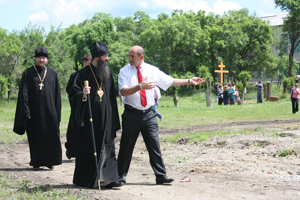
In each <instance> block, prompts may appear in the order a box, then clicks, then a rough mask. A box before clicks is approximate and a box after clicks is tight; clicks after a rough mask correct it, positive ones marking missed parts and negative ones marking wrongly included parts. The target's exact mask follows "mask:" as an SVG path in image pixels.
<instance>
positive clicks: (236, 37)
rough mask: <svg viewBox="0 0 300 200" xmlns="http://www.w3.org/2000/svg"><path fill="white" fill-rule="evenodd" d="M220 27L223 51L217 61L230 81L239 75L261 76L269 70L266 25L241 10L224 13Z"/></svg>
mask: <svg viewBox="0 0 300 200" xmlns="http://www.w3.org/2000/svg"><path fill="white" fill-rule="evenodd" d="M221 24H223V25H222V26H223V35H222V39H223V41H224V49H222V50H221V52H220V57H221V58H222V61H223V62H224V63H225V65H226V66H227V67H228V68H227V69H228V70H229V72H230V74H231V75H232V76H233V77H236V76H237V75H238V74H239V73H241V72H242V71H249V72H252V73H254V72H264V71H266V70H267V69H268V68H269V67H272V66H273V64H274V62H275V60H274V55H273V53H272V47H271V45H272V41H273V37H272V34H273V32H272V29H271V27H270V26H269V25H268V24H267V22H265V21H263V20H262V19H260V18H258V17H257V16H256V15H255V14H254V15H250V14H249V11H248V10H247V9H241V10H238V11H229V12H228V13H225V14H224V16H223V17H222V19H221Z"/></svg>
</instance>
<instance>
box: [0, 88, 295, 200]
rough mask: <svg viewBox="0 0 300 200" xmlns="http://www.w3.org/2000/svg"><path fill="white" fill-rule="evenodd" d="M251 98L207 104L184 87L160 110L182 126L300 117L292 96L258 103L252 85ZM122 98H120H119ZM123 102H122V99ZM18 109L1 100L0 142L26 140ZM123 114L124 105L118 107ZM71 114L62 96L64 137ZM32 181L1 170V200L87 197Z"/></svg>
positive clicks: (165, 124) (196, 137) (166, 123)
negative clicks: (16, 127) (19, 130)
mask: <svg viewBox="0 0 300 200" xmlns="http://www.w3.org/2000/svg"><path fill="white" fill-rule="evenodd" d="M249 91H250V93H248V101H247V102H246V103H244V104H243V105H237V104H236V105H234V106H230V105H227V106H219V105H217V103H215V102H214V99H215V96H214V95H213V96H212V101H213V107H207V106H206V102H205V93H204V91H203V90H196V91H195V90H193V89H192V88H184V87H182V88H181V89H180V90H179V107H174V103H173V100H172V97H168V96H163V97H162V98H161V100H160V105H159V107H158V111H159V112H160V113H161V114H162V115H163V116H164V119H163V121H162V122H159V126H160V128H175V127H176V128H179V127H188V126H196V125H206V124H224V123H231V122H241V121H266V120H293V119H299V115H293V114H292V108H291V102H290V101H289V100H288V98H289V95H288V94H287V95H286V96H287V97H285V98H281V99H280V100H279V101H278V102H268V101H264V103H263V104H257V103H256V99H252V98H253V97H254V96H256V88H255V87H249ZM272 95H273V96H280V97H281V96H282V92H281V90H277V87H276V86H275V85H274V86H273V87H272ZM118 100H119V99H118ZM118 105H119V102H118ZM15 108H16V97H14V98H13V99H12V101H11V102H10V103H8V102H7V101H2V102H0V145H7V144H12V143H15V142H17V141H20V140H24V139H26V134H24V135H23V136H19V135H17V134H15V133H14V132H13V131H12V129H13V124H14V117H15ZM118 108H119V115H120V119H121V114H122V113H123V109H124V107H121V106H118ZM69 115H70V106H69V102H68V99H67V97H62V121H61V126H60V131H61V136H62V137H64V136H65V134H66V130H67V125H68V120H69ZM252 131H253V130H243V131H239V133H240V134H251V133H252ZM236 133H237V131H210V132H205V133H201V132H200V133H186V134H180V133H179V134H178V135H176V136H172V137H169V138H165V140H168V141H170V142H173V141H176V140H178V139H179V138H181V137H184V136H186V135H188V137H189V138H191V140H192V141H198V142H201V141H204V140H206V139H208V138H210V137H214V136H216V135H220V134H221V135H230V134H236ZM29 185H30V180H20V179H19V178H18V177H13V176H12V175H10V174H7V173H2V172H0V199H84V197H82V196H77V195H74V194H70V193H69V191H68V190H54V189H52V188H51V187H50V186H34V187H32V186H31V187H29Z"/></svg>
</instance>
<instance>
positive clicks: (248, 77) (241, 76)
mask: <svg viewBox="0 0 300 200" xmlns="http://www.w3.org/2000/svg"><path fill="white" fill-rule="evenodd" d="M237 77H238V79H239V80H240V82H241V83H242V84H243V86H244V87H245V86H247V83H248V81H250V80H251V75H250V73H249V72H247V71H242V72H241V73H239V75H238V76H237Z"/></svg>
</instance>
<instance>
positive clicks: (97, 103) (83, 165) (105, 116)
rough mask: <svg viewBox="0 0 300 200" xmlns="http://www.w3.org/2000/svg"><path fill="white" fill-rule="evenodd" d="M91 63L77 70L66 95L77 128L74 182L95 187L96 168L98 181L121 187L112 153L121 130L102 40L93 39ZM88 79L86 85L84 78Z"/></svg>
mask: <svg viewBox="0 0 300 200" xmlns="http://www.w3.org/2000/svg"><path fill="white" fill-rule="evenodd" d="M90 51H91V54H92V63H91V64H90V65H89V66H86V67H85V68H84V69H82V70H80V71H79V72H78V74H77V76H76V77H75V81H74V85H73V88H72V90H71V92H70V94H69V99H70V102H71V108H72V112H73V113H74V117H75V119H76V122H77V124H78V125H79V126H80V129H79V131H78V133H77V145H76V148H77V151H76V160H75V171H74V177H73V183H74V184H76V185H78V186H83V187H90V188H94V187H97V185H98V184H97V173H96V172H97V171H96V170H99V171H100V182H101V184H102V185H103V186H105V187H106V188H112V187H120V186H122V185H123V184H120V183H119V182H118V180H119V177H118V168H117V167H118V164H117V160H116V156H115V143H114V139H115V137H116V131H117V130H119V129H120V121H119V114H118V108H117V102H116V92H115V87H114V80H113V77H112V73H111V71H110V70H109V68H108V65H107V61H108V59H109V58H108V50H107V47H106V45H105V44H104V43H102V42H98V41H96V42H95V43H93V44H92V45H91V46H90ZM85 80H88V81H89V87H85V86H84V81H85ZM87 94H89V97H90V102H91V110H92V119H93V127H94V135H95V143H96V151H97V160H98V163H99V164H98V166H99V169H96V164H95V157H94V150H93V139H92V135H91V123H90V116H89V110H88V105H87V103H88V102H87V101H86V100H87V99H86V98H87Z"/></svg>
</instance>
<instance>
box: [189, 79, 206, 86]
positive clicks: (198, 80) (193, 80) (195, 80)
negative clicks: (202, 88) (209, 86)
mask: <svg viewBox="0 0 300 200" xmlns="http://www.w3.org/2000/svg"><path fill="white" fill-rule="evenodd" d="M204 82H205V81H203V80H202V78H198V77H194V78H192V79H191V84H192V85H200V84H202V83H204Z"/></svg>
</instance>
